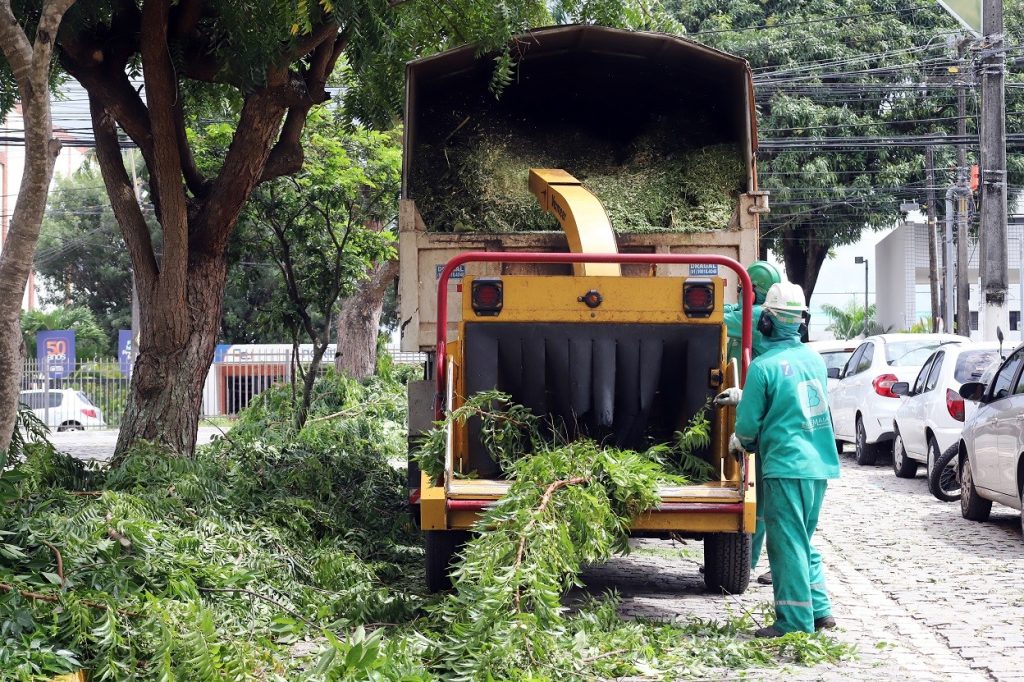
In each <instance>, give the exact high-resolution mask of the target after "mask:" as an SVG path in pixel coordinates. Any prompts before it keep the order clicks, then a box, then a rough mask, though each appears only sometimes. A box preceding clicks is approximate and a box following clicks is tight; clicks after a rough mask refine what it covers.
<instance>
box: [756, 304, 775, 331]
mask: <svg viewBox="0 0 1024 682" xmlns="http://www.w3.org/2000/svg"><path fill="white" fill-rule="evenodd" d="M757 331H759V332H761V335H762V336H771V335H772V332H773V331H775V320H773V319H772V316H771V313H769V312H768V311H767V310H762V311H761V317H760V318H758V320H757Z"/></svg>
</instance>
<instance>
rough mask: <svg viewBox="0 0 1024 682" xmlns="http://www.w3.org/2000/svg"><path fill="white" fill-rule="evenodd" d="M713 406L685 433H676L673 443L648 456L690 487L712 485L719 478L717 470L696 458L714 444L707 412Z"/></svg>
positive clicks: (701, 459)
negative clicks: (704, 449) (684, 480)
mask: <svg viewBox="0 0 1024 682" xmlns="http://www.w3.org/2000/svg"><path fill="white" fill-rule="evenodd" d="M709 407H710V404H706V405H705V406H704V408H703V409H702V410H700V411H699V412H697V414H695V415H693V419H691V420H690V423H689V424H687V425H686V430H685V431H677V432H676V434H675V440H674V441H673V442H672V443H663V444H658V445H655V446H653V447H651V448H650V449H649V450H648V451H647V456H648V457H651V458H654V459H656V460H657V461H658V462H660V463H661V465H662V466H664V467H665V469H666V471H668V472H670V473H671V474H673V475H676V476H681V477H683V478H685V479H686V480H687V481H690V482H691V483H704V482H706V481H710V480H711V479H712V478H713V477H714V476H715V474H716V472H715V467H714V466H712V464H711V463H710V462H708V461H707V460H705V459H704V458H703V457H701V456H700V455H698V454H697V451H698V450H700V449H702V448H706V447H707V446H708V445H710V444H711V422H710V421H709V420H708V416H707V412H708V409H709Z"/></svg>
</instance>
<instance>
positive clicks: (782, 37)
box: [669, 0, 1024, 296]
mask: <svg viewBox="0 0 1024 682" xmlns="http://www.w3.org/2000/svg"><path fill="white" fill-rule="evenodd" d="M669 5H670V7H671V8H672V9H673V10H674V11H675V12H676V16H678V18H679V20H680V22H681V23H682V24H683V25H684V26H685V27H686V29H687V31H688V33H689V34H690V35H691V36H692V37H694V38H695V39H698V40H701V41H703V42H707V43H709V44H711V45H713V46H715V47H719V48H721V49H724V50H726V51H728V52H732V53H735V54H739V55H742V56H743V57H745V58H747V59H748V60H749V61H750V62H751V66H752V67H753V70H754V74H755V88H756V91H757V97H758V110H759V127H760V135H761V138H762V140H772V141H779V140H783V141H787V142H790V143H794V142H800V141H805V142H806V144H803V145H801V146H797V147H796V148H793V149H786V148H784V147H783V146H782V145H779V144H776V145H775V146H771V145H768V146H767V147H766V149H764V150H762V152H761V153H760V164H759V165H760V178H761V183H762V186H763V187H764V188H765V189H768V190H769V191H770V192H771V194H772V201H771V204H772V212H771V214H770V215H768V216H767V217H766V218H765V220H764V222H763V224H762V232H761V236H762V239H763V240H764V244H765V245H766V246H768V247H770V248H772V249H773V250H774V251H776V252H777V253H779V254H781V255H782V256H783V257H784V259H785V262H786V268H787V272H788V274H789V276H790V278H791V279H793V280H794V281H797V282H800V283H802V284H803V285H804V287H805V290H806V293H807V294H808V296H810V293H811V290H812V289H813V285H814V283H815V281H816V279H817V273H818V269H819V268H820V266H821V263H822V262H823V261H824V259H825V257H826V255H827V253H828V249H829V248H830V247H831V246H833V245H840V244H846V243H851V242H854V241H856V240H857V239H858V238H859V237H860V234H861V232H862V231H863V229H864V228H872V229H880V228H884V227H889V226H891V225H892V224H893V223H894V221H895V220H896V219H897V218H898V217H899V204H900V202H901V201H904V200H909V199H917V200H918V201H920V202H921V203H922V204H924V203H925V199H926V196H925V190H926V180H925V172H924V153H923V148H922V147H895V146H891V145H890V146H886V145H878V144H874V145H868V144H865V143H864V141H863V140H864V138H868V139H871V138H874V139H876V140H877V139H878V138H879V137H883V136H892V135H901V136H905V135H927V134H936V135H942V134H949V133H955V131H956V120H955V118H956V116H957V108H956V97H957V95H956V87H955V86H956V78H957V77H959V78H965V79H966V80H967V88H968V94H969V106H968V112H967V113H968V115H969V117H970V118H968V128H967V129H968V133H974V132H976V130H977V128H976V120H977V119H976V115H977V113H978V112H977V106H976V103H975V93H974V87H975V82H974V79H973V77H972V75H971V73H970V70H969V69H966V70H965V69H963V68H961V69H960V70H961V73H960V75H959V76H954V75H951V73H950V68H951V67H954V66H956V65H957V58H956V52H955V46H954V43H955V41H956V40H957V38H959V37H961V36H962V31H961V30H960V29H959V27H958V25H957V24H956V23H955V21H954V20H953V19H952V18H951V17H949V15H948V14H946V13H945V12H944V11H943V10H942V9H941V8H939V7H938V6H935V5H928V4H922V3H916V2H911V1H909V0H883V1H881V2H872V3H870V4H864V3H862V2H856V1H855V0H839V1H838V2H833V1H831V0H830V1H828V2H824V1H823V0H814V1H812V2H810V3H808V2H793V1H792V0H769V1H767V2H757V3H755V2H731V1H726V0H699V1H698V2H694V3H683V2H678V1H676V2H670V3H669ZM1020 8H1021V4H1020V2H1019V0H1010V1H1008V2H1007V3H1006V9H1005V12H1006V19H1007V21H1006V23H1007V34H1008V35H1007V44H1009V45H1019V44H1020V43H1021V42H1022V37H1024V33H1022V26H1021V19H1020V16H1021V14H1022V12H1021V11H1020ZM1011 54H1012V53H1011ZM1018 77H1019V75H1018V76H1012V77H1011V79H1013V78H1018ZM1014 92H1019V91H1014V90H1011V91H1010V93H1011V94H1010V96H1008V100H1007V101H1008V104H1007V110H1008V112H1011V113H1010V114H1009V115H1008V128H1009V129H1010V130H1011V131H1013V130H1017V131H1020V129H1021V126H1022V124H1024V120H1022V119H1021V118H1020V116H1019V115H1017V116H1016V118H1014V116H1015V114H1013V113H1012V112H1014V111H1015V110H1016V109H1020V108H1021V106H1020V104H1019V102H1020V98H1019V97H1016V96H1014V95H1013V94H1012V93H1014ZM1015 101H1016V102H1018V104H1016V105H1015V104H1014V102H1015ZM1014 107H1016V109H1015V108H1014ZM829 145H834V146H838V147H841V148H839V149H830V148H829ZM973 152H974V149H972V157H973ZM953 159H954V150H953V149H952V148H950V147H938V148H937V149H936V163H935V165H936V167H937V168H938V171H937V173H936V183H937V184H938V185H939V187H940V188H941V187H945V186H946V185H947V184H948V183H949V181H950V180H952V177H951V173H947V172H945V170H946V169H947V168H948V167H949V164H950V163H951V162H952V161H953ZM1021 164H1022V157H1021V155H1019V154H1018V155H1015V156H1011V168H1012V169H1016V170H1017V171H1019V170H1020V169H1021V168H1022V165H1021ZM1021 182H1022V176H1021V175H1020V174H1011V184H1016V185H1017V186H1018V187H1019V186H1020V184H1021ZM937 194H939V196H941V190H940V191H939V192H938V193H937Z"/></svg>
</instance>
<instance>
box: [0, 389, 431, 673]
mask: <svg viewBox="0 0 1024 682" xmlns="http://www.w3.org/2000/svg"><path fill="white" fill-rule="evenodd" d="M402 388H403V387H402V386H401V385H399V384H397V383H395V382H392V381H387V380H383V379H374V380H373V381H371V383H369V384H368V385H366V386H363V385H360V384H357V383H355V382H351V381H347V380H343V379H340V378H336V377H333V376H332V377H329V378H328V379H326V380H325V381H324V382H322V384H321V388H320V390H319V391H318V393H317V395H316V400H315V401H314V403H313V410H314V415H315V417H314V418H320V417H325V418H324V419H319V421H316V422H311V423H310V424H309V425H308V426H307V427H306V428H305V429H303V431H302V432H301V433H297V434H296V433H295V432H294V430H293V429H292V427H291V422H290V420H289V419H288V417H287V415H286V414H285V415H282V414H278V413H276V412H275V411H274V409H273V406H274V405H279V406H283V405H284V404H286V402H287V401H286V399H284V398H283V396H282V395H281V393H282V391H284V390H285V389H273V390H272V391H268V392H266V393H264V394H263V395H261V397H260V399H259V401H258V402H259V403H260V407H259V408H258V409H259V410H260V411H259V412H257V411H255V410H254V412H256V414H249V413H247V414H246V415H244V416H243V418H242V420H241V421H242V423H241V424H240V426H239V428H238V429H237V430H233V431H232V432H231V433H230V434H229V437H228V438H225V439H223V440H220V441H218V442H216V443H215V444H214V445H212V446H210V447H208V448H205V449H202V450H200V451H199V452H198V453H197V455H196V457H195V458H194V459H182V458H175V457H171V456H168V453H166V452H164V451H162V450H160V449H159V448H157V447H155V446H142V447H138V448H136V449H134V450H133V451H132V452H131V453H130V455H129V456H128V457H127V458H126V459H125V462H124V464H123V466H121V467H120V468H118V469H117V470H114V471H110V472H88V471H86V470H85V469H84V468H83V467H82V465H81V464H80V463H78V462H77V461H76V460H73V459H70V458H68V457H66V456H62V455H58V454H57V453H54V452H53V451H52V449H33V450H30V451H29V453H28V456H27V457H26V458H25V459H24V461H21V462H19V463H17V464H16V466H15V468H14V469H13V470H12V471H11V472H5V473H4V478H3V479H2V480H6V479H7V477H8V475H9V474H14V481H13V485H12V486H11V495H9V496H8V498H7V499H6V503H5V504H3V505H0V528H3V529H5V530H4V531H2V532H3V535H4V537H3V538H0V541H2V544H0V550H2V551H0V583H4V584H8V585H13V586H14V587H15V588H16V590H18V591H19V592H20V591H31V592H43V593H49V594H53V595H54V596H59V599H60V602H59V604H51V603H47V602H42V601H33V600H30V599H27V598H24V597H22V596H20V595H19V594H18V593H17V592H9V593H7V594H2V595H0V597H2V600H0V633H3V635H2V636H3V637H4V638H5V640H6V641H7V642H8V644H9V647H13V648H12V649H11V651H10V652H7V653H5V655H9V656H10V657H11V658H10V659H9V660H11V661H12V665H18V666H19V669H22V668H23V669H25V670H31V669H33V668H32V666H35V667H36V668H38V671H40V672H39V674H38V675H35V676H32V675H26V677H25V679H46V678H47V677H48V676H49V675H52V674H56V673H58V672H61V671H63V670H64V669H65V668H67V667H68V665H71V664H70V663H69V661H71V659H77V660H78V661H81V662H82V664H84V665H85V666H87V667H88V668H89V669H90V671H91V674H90V679H112V680H121V679H182V680H197V681H198V680H223V679H239V680H241V679H252V678H253V677H260V678H262V679H275V680H286V679H287V680H291V679H295V675H297V674H298V672H299V671H301V669H302V667H303V666H304V665H308V664H310V660H309V658H308V656H307V657H305V658H303V657H301V656H300V657H293V656H291V655H290V653H289V651H290V647H291V646H292V645H293V644H294V643H295V642H296V641H297V640H300V639H302V638H304V637H308V636H310V634H312V635H313V636H318V635H319V634H320V632H321V629H328V630H331V631H335V632H343V631H345V630H346V629H348V628H349V627H353V626H355V625H357V624H359V623H376V622H382V621H383V622H396V621H403V620H405V619H408V618H409V617H410V616H411V615H412V614H414V613H415V612H416V610H417V608H418V605H419V603H420V601H422V598H421V597H420V596H418V595H417V594H416V592H415V591H414V590H412V589H410V586H411V584H412V583H413V582H418V581H417V577H416V576H417V574H418V571H417V570H416V569H415V568H413V565H414V562H417V560H418V559H419V557H420V550H419V549H418V548H416V547H414V543H415V534H414V531H413V529H412V527H411V523H410V521H409V519H408V516H407V514H406V512H405V492H404V485H403V483H404V481H403V479H402V477H401V475H400V474H399V472H397V471H396V470H395V469H394V468H393V467H392V466H391V465H390V464H389V463H388V462H387V460H386V457H388V456H389V455H394V454H395V453H399V452H401V451H402V449H403V441H404V429H403V426H404V411H403V405H402V400H401V397H402ZM382 394H383V395H387V396H388V397H389V398H388V399H387V400H384V399H380V400H371V399H369V398H368V396H370V395H382ZM338 412H342V414H341V415H336V413H338ZM257 415H262V421H261V417H260V416H257ZM331 415H336V416H333V417H332V416H331ZM278 423H279V424H280V425H281V426H278ZM83 493H84V494H83ZM43 540H48V541H50V542H52V543H53V544H54V545H55V546H57V547H59V549H60V551H61V553H62V556H63V566H64V575H65V579H66V582H65V583H64V585H63V587H62V589H61V590H60V591H59V592H58V591H55V587H54V585H55V584H57V585H60V583H61V580H60V578H59V576H57V575H56V567H55V562H54V558H55V557H54V554H53V553H52V552H51V550H50V549H49V548H48V547H47V546H46V545H45V544H44V543H43ZM19 624H20V625H19ZM16 627H20V628H21V629H20V630H17V631H15V628H16ZM39 640H41V641H44V642H45V643H46V647H49V648H50V649H52V651H50V650H49V649H46V647H44V648H43V649H41V650H39V651H37V650H36V649H33V648H32V647H33V646H36V645H35V644H33V642H34V641H39ZM9 647H0V648H2V649H7V648H9ZM37 648H38V647H37ZM314 649H315V647H314ZM64 650H66V651H67V652H70V657H71V658H68V657H67V656H64V654H61V653H60V652H61V651H64ZM22 659H26V660H27V661H29V662H25V661H23V660H22ZM5 669H6V668H5Z"/></svg>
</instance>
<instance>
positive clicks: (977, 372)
mask: <svg viewBox="0 0 1024 682" xmlns="http://www.w3.org/2000/svg"><path fill="white" fill-rule="evenodd" d="M998 360H999V351H996V350H969V351H967V352H964V353H961V354H960V357H958V358H957V359H956V369H954V370H953V378H955V379H956V380H957V381H959V382H960V383H961V384H965V383H967V382H968V381H981V380H982V377H983V376H984V375H985V373H986V372H985V370H987V369H988V368H989V367H990V366H991V365H992V363H994V362H998ZM989 376H991V374H990V375H989Z"/></svg>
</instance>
